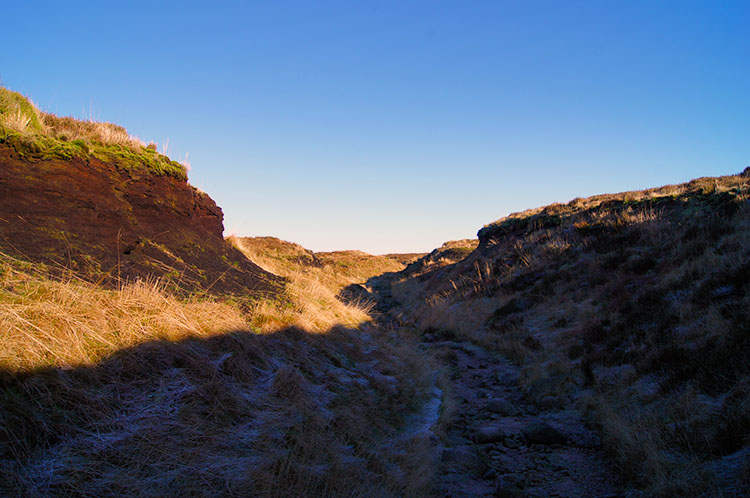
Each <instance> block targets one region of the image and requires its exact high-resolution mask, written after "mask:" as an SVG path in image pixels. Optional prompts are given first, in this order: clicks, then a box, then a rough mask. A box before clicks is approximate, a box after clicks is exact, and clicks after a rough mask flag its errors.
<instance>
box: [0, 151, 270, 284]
mask: <svg viewBox="0 0 750 498" xmlns="http://www.w3.org/2000/svg"><path fill="white" fill-rule="evenodd" d="M222 219H223V214H222V211H221V208H219V207H218V206H217V205H216V203H214V201H213V200H212V199H211V198H210V197H209V196H208V195H207V194H205V193H203V192H200V191H198V190H197V189H195V188H194V187H192V186H190V185H188V183H187V182H186V181H185V180H182V179H178V178H175V177H172V176H166V175H165V176H159V175H156V174H154V173H153V172H151V171H148V170H146V169H145V168H144V169H140V170H139V169H138V168H131V169H122V168H117V167H116V166H113V165H111V164H108V163H104V162H102V161H99V160H98V159H96V158H93V157H91V158H87V159H81V158H76V157H74V158H72V159H28V158H26V157H22V156H20V155H19V154H18V153H17V152H16V151H15V150H14V149H13V148H12V147H9V146H6V145H2V144H0V250H2V251H3V252H6V253H8V254H11V255H13V256H15V257H18V258H21V259H24V260H28V261H32V262H37V263H45V264H47V265H48V266H49V267H51V268H52V269H58V270H65V269H72V270H75V271H76V272H78V273H81V274H83V275H85V276H87V277H88V278H92V279H95V280H97V281H101V282H103V283H105V284H109V285H112V284H114V283H116V282H118V281H119V279H123V280H124V279H131V280H132V279H134V278H138V277H140V278H150V277H158V278H162V279H165V280H167V281H168V282H169V283H170V284H171V285H173V286H174V287H176V288H179V289H181V290H184V291H188V292H193V291H201V290H205V291H211V292H218V293H231V294H248V293H249V294H256V295H257V294H267V293H273V292H274V290H275V289H276V288H278V286H279V283H280V279H279V278H278V277H276V276H274V275H272V274H270V273H268V272H266V271H264V270H262V269H261V268H260V267H258V266H257V265H255V264H253V263H252V262H250V261H249V260H248V259H247V258H246V257H245V256H244V255H243V254H242V253H240V252H239V251H238V250H236V249H235V248H234V247H232V246H231V245H229V244H228V243H227V242H226V241H225V240H224V238H223V236H222V232H223V224H222Z"/></svg>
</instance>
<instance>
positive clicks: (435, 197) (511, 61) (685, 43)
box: [0, 0, 750, 253]
mask: <svg viewBox="0 0 750 498" xmlns="http://www.w3.org/2000/svg"><path fill="white" fill-rule="evenodd" d="M2 11H3V12H2V15H3V18H4V22H3V30H2V34H3V39H4V40H5V41H4V49H3V50H2V51H0V82H1V83H2V84H3V85H5V86H6V87H8V88H10V89H13V90H16V91H19V92H21V93H23V94H25V95H28V96H30V97H31V98H32V99H33V100H34V101H35V102H36V103H37V104H38V105H39V106H40V107H41V108H42V109H44V110H46V111H49V112H54V113H57V114H62V115H73V116H76V117H84V116H85V117H94V118H95V119H97V120H102V121H110V122H115V123H118V124H122V125H124V126H125V127H126V128H127V129H128V131H129V132H130V133H131V134H134V135H137V136H139V137H141V138H143V139H144V140H146V141H155V142H157V143H159V144H162V143H165V142H166V141H167V140H169V143H170V146H169V153H170V155H171V156H172V157H173V158H176V159H182V158H184V157H185V154H189V161H190V163H191V164H192V169H191V171H190V181H191V183H192V184H194V185H196V186H198V187H200V188H202V189H203V190H205V191H207V192H208V193H209V194H210V195H211V196H212V197H213V198H214V199H215V200H216V202H217V203H218V204H219V205H220V206H221V207H222V208H223V209H224V214H225V228H226V231H227V233H235V234H238V235H274V236H277V237H280V238H283V239H287V240H292V241H295V242H298V243H300V244H302V245H304V246H306V247H308V248H310V249H313V250H333V249H355V248H356V249H362V250H365V251H368V252H372V253H384V252H396V251H399V252H405V251H427V250H431V249H432V248H434V247H436V246H438V245H440V244H441V243H442V242H444V241H446V240H450V239H456V238H464V237H474V236H475V234H476V231H477V230H478V229H479V228H480V227H481V226H482V225H483V224H485V223H488V222H491V221H493V220H495V219H497V218H499V217H501V216H504V215H506V214H508V213H510V212H513V211H519V210H523V209H526V208H532V207H536V206H539V205H543V204H548V203H551V202H555V201H561V202H565V201H568V200H570V199H572V198H574V197H577V196H588V195H593V194H597V193H604V192H616V191H623V190H631V189H639V188H644V187H651V186H659V185H662V184H667V183H677V182H682V181H686V180H690V179H691V178H695V177H698V176H708V175H722V174H730V173H735V172H738V171H741V170H742V169H743V168H744V167H745V166H746V165H748V164H750V96H749V92H750V2H747V1H742V2H730V1H724V2H715V1H702V2H691V1H679V2H662V1H658V2H654V1H648V2H635V1H627V2H625V1H623V2H609V1H596V2H593V1H592V2H577V1H572V2H571V1H565V2H563V1H559V2H539V1H524V2H520V1H518V2H501V1H492V2H479V1H477V2H472V1H455V2H442V1H420V2H417V1H408V0H402V1H397V2H391V1H382V0H380V1H373V2H353V1H340V2H327V1H307V2H286V1H278V2H267V1H266V2H238V3H228V2H220V5H216V4H214V3H211V2H199V3H191V2H154V3H152V2H141V3H139V2H91V3H82V2H11V3H10V4H8V5H4V6H3V9H2Z"/></svg>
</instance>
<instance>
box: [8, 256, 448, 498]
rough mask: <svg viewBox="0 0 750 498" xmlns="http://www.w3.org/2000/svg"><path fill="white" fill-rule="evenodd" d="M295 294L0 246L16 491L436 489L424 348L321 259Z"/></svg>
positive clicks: (11, 479)
mask: <svg viewBox="0 0 750 498" xmlns="http://www.w3.org/2000/svg"><path fill="white" fill-rule="evenodd" d="M290 276H292V277H295V275H293V274H290ZM282 301H283V302H274V303H270V302H265V303H263V302H261V303H258V304H257V305H256V308H255V309H251V310H250V311H249V312H247V311H245V312H242V311H240V309H239V308H238V307H236V306H234V305H233V304H229V303H222V302H219V301H216V300H211V299H201V300H198V299H187V300H185V299H182V300H180V299H177V298H175V297H173V296H171V295H169V294H167V293H165V292H164V290H163V289H162V288H161V287H160V286H159V285H158V283H147V282H134V283H129V284H125V285H123V286H122V288H121V289H119V290H105V289H102V288H99V287H97V286H95V285H93V284H90V283H87V282H84V281H79V280H77V279H75V278H73V277H70V278H68V279H67V280H60V279H56V278H51V277H50V276H49V275H47V274H46V273H45V272H44V271H43V269H40V268H35V267H34V266H33V265H30V264H28V263H25V262H22V261H18V260H15V259H12V258H10V257H7V256H5V255H0V324H2V328H1V329H0V462H1V464H0V494H10V495H29V496H36V495H44V494H53V495H69V494H83V495H89V496H100V495H102V494H116V495H121V496H177V495H180V496H184V495H202V496H205V495H216V494H225V493H226V494H229V495H247V494H251V495H258V496H271V497H275V496H279V497H281V496H311V495H315V496H373V497H374V496H378V497H379V496H407V495H408V496H420V495H422V494H424V493H426V492H427V490H428V489H429V485H430V480H431V477H432V475H433V472H434V462H433V461H432V458H431V454H432V449H431V443H430V442H429V440H428V439H426V438H425V437H422V436H415V435H410V434H402V433H401V431H402V430H403V428H404V427H405V424H406V423H407V422H408V420H409V419H408V417H409V416H410V413H411V412H413V411H415V410H417V409H418V408H419V406H420V404H421V403H422V400H424V399H425V398H426V393H427V392H428V391H429V389H430V388H431V385H432V382H433V381H432V378H433V373H432V372H433V369H432V368H430V366H429V365H428V363H427V361H426V359H424V358H422V357H420V356H419V355H418V353H417V349H416V347H415V345H414V344H413V343H412V342H410V341H409V340H408V339H406V340H405V339H404V338H401V337H398V336H396V335H395V334H392V333H389V334H385V333H382V332H380V331H377V330H375V329H373V328H364V329H360V330H355V329H349V328H346V327H342V326H341V323H344V322H346V321H349V322H351V323H362V322H364V321H366V320H367V319H368V317H367V314H366V310H363V309H361V308H356V307H354V306H350V305H349V306H346V305H343V303H340V302H339V301H338V300H336V299H335V294H334V293H333V292H332V291H331V290H330V289H328V288H327V287H325V286H324V285H322V284H320V283H318V282H315V280H314V276H313V275H300V276H297V277H296V278H294V280H293V281H292V283H291V284H290V285H289V290H288V293H287V295H286V296H285V299H283V300H282ZM286 309H288V311H286V312H285V311H284V310H286ZM256 324H261V325H262V329H263V331H258V328H256V327H255V325H256ZM289 324H296V325H307V326H309V327H310V328H309V329H307V330H303V329H302V328H299V327H289ZM332 324H335V325H332ZM326 327H327V328H326Z"/></svg>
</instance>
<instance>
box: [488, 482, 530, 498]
mask: <svg viewBox="0 0 750 498" xmlns="http://www.w3.org/2000/svg"><path fill="white" fill-rule="evenodd" d="M495 498H524V494H523V491H521V490H520V489H518V488H516V487H514V486H507V485H505V484H498V485H497V488H496V489H495Z"/></svg>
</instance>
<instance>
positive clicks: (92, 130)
mask: <svg viewBox="0 0 750 498" xmlns="http://www.w3.org/2000/svg"><path fill="white" fill-rule="evenodd" d="M41 121H42V123H43V125H44V127H45V130H46V132H47V133H48V134H49V135H51V136H53V137H56V138H62V139H64V140H67V141H73V140H83V141H85V142H90V143H93V142H99V143H102V144H104V145H121V146H124V147H128V148H130V149H132V150H135V151H140V150H141V148H142V147H145V146H146V144H145V143H144V142H143V141H142V140H141V139H139V138H138V137H135V136H132V135H130V134H129V133H128V132H127V130H126V129H125V128H123V127H122V126H119V125H116V124H112V123H102V122H98V121H91V120H80V119H75V118H71V117H59V116H55V115H54V114H49V113H46V112H43V113H41Z"/></svg>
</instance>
